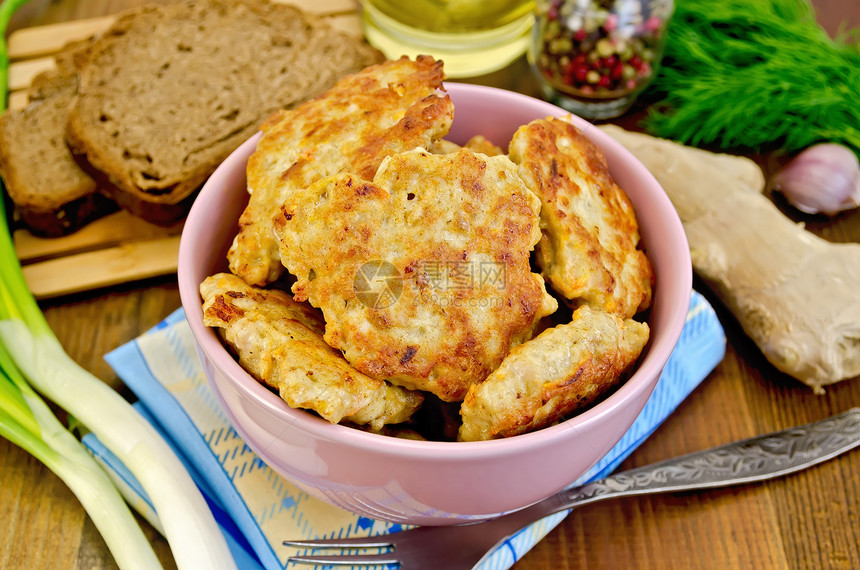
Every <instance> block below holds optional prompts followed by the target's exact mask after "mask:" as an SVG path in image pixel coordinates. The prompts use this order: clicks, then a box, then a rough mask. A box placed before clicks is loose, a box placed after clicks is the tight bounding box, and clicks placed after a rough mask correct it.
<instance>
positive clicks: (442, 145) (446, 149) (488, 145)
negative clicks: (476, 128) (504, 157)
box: [427, 135, 505, 156]
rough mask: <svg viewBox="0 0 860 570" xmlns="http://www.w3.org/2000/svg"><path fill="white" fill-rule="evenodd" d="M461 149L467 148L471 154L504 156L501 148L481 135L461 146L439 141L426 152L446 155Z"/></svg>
mask: <svg viewBox="0 0 860 570" xmlns="http://www.w3.org/2000/svg"><path fill="white" fill-rule="evenodd" d="M461 148H468V149H469V150H471V151H473V152H480V153H483V154H486V155H487V156H497V155H499V154H505V151H504V149H502V147H500V146H498V145H495V144H493V143H492V142H490V141H489V140H487V139H486V138H485V137H484V136H482V135H475V136H473V137H472V138H470V139H469V140H468V141H466V144H464V145H463V146H460V145H458V144H457V143H455V142H452V141H449V140H448V139H439V140H438V141H436V142H434V143H433V144H432V145H430V146H429V147H428V148H427V150H429V151H430V152H432V153H434V154H448V153H451V152H457V151H458V150H460V149H461Z"/></svg>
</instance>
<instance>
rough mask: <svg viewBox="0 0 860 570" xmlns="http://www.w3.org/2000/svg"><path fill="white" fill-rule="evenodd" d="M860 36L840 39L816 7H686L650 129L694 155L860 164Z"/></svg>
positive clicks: (798, 3) (726, 2) (731, 3)
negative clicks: (847, 159) (801, 154)
mask: <svg viewBox="0 0 860 570" xmlns="http://www.w3.org/2000/svg"><path fill="white" fill-rule="evenodd" d="M858 39H860V28H855V29H854V30H852V31H850V32H843V33H841V34H840V35H839V37H837V38H836V39H832V38H830V37H829V36H828V35H827V33H826V32H825V31H824V30H823V29H822V28H821V27H820V26H819V25H818V23H817V22H816V20H815V13H814V11H813V8H812V6H811V5H810V4H809V3H808V1H807V0H758V1H756V2H750V1H749V0H676V9H675V14H674V16H673V19H672V22H671V24H670V27H669V31H668V36H667V41H666V50H665V55H664V59H663V65H662V68H661V71H660V73H659V75H658V77H657V78H656V79H655V81H654V83H653V84H652V85H651V87H650V88H649V93H648V94H647V97H648V99H650V100H656V101H657V103H656V104H655V105H654V106H653V107H652V109H651V110H650V112H649V114H648V116H647V117H646V118H645V120H644V121H643V123H642V126H643V127H644V128H645V129H646V130H648V131H649V132H651V133H652V134H655V135H657V136H659V137H662V138H669V139H674V140H677V141H681V142H684V143H686V144H690V145H694V146H708V147H716V148H720V149H723V150H728V149H750V150H754V151H769V150H777V149H781V150H782V151H784V152H786V153H795V152H798V151H800V150H802V149H804V148H807V147H809V146H811V145H813V144H815V143H819V142H836V143H841V144H843V145H846V146H848V147H850V148H852V149H853V150H854V152H855V153H857V154H858V155H860V42H858Z"/></svg>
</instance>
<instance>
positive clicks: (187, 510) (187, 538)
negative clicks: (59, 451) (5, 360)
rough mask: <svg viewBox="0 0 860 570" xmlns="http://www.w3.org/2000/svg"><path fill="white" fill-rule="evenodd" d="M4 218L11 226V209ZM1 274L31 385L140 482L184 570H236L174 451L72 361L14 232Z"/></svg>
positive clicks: (11, 348)
mask: <svg viewBox="0 0 860 570" xmlns="http://www.w3.org/2000/svg"><path fill="white" fill-rule="evenodd" d="M0 216H2V218H3V219H4V220H5V208H2V207H0ZM0 270H2V273H3V280H2V285H0V343H2V345H3V346H5V348H6V350H7V351H8V353H9V354H10V355H11V356H12V360H14V362H15V364H16V365H17V366H18V368H19V369H20V370H21V372H23V375H24V377H25V378H26V379H27V380H28V381H29V383H30V384H31V385H32V386H33V387H34V388H35V389H36V390H37V391H38V392H40V393H41V394H42V395H44V396H45V397H47V398H49V399H50V400H52V401H53V402H55V403H56V404H57V405H59V406H60V407H61V408H63V409H64V410H66V411H67V412H68V413H70V414H71V415H73V416H74V417H75V418H76V419H77V420H78V421H80V422H81V423H82V424H83V425H85V426H86V427H87V429H89V430H90V431H91V432H93V433H94V434H95V435H96V437H98V438H99V440H101V442H102V443H103V444H104V445H105V446H106V447H107V448H108V449H110V450H111V451H112V452H113V453H114V455H116V456H117V457H118V458H119V459H120V460H121V461H122V462H123V463H124V464H125V465H126V467H128V468H129V470H130V471H131V472H132V473H133V474H134V476H135V477H136V478H137V480H138V481H139V482H140V484H141V486H142V487H143V489H144V490H145V491H146V493H147V495H148V496H149V498H150V499H151V500H152V503H153V506H154V507H155V511H156V513H157V514H158V518H159V520H161V522H162V525H163V526H164V534H165V537H166V538H167V541H168V543H169V544H170V547H171V550H172V553H173V555H174V558H175V559H176V563H177V566H178V567H179V568H180V569H184V568H207V569H210V570H217V569H221V568H235V563H234V562H233V558H232V556H231V554H230V551H229V549H228V547H227V543H226V541H225V540H224V537H223V535H222V534H221V531H220V529H219V527H218V525H217V523H216V522H215V518H214V517H213V515H212V512H211V511H210V510H209V507H208V506H207V505H206V501H205V499H204V498H203V495H202V494H201V492H200V490H199V489H198V488H197V486H196V485H195V483H194V481H193V480H192V479H191V476H190V475H189V474H188V472H187V471H186V469H185V467H184V466H183V465H182V463H181V462H180V460H179V459H178V458H177V457H176V455H175V454H174V452H173V450H172V449H171V448H170V446H168V444H167V443H166V442H165V441H164V439H162V437H161V436H160V435H159V434H158V432H156V431H155V429H154V428H153V427H152V426H151V425H150V424H149V422H147V421H146V420H145V419H144V418H143V417H142V416H141V415H140V414H138V413H137V411H136V410H135V409H134V408H133V407H132V406H131V404H129V403H128V401H126V400H125V399H124V398H123V397H122V396H120V395H119V393H118V392H116V391H115V390H113V389H112V388H111V387H110V386H108V385H107V384H105V383H104V382H102V381H101V380H100V379H99V378H97V377H95V376H94V375H93V374H91V373H90V372H89V371H87V370H85V369H84V368H82V367H81V366H80V365H78V364H77V362H75V361H74V360H73V359H72V358H71V357H70V356H69V355H68V354H66V352H65V349H64V348H63V347H62V345H61V344H60V341H59V340H58V339H57V337H56V336H55V335H54V333H53V331H52V330H51V328H50V326H49V325H48V322H47V321H46V320H45V317H44V315H43V314H42V311H41V309H40V308H39V306H38V304H37V303H36V300H35V298H34V297H33V295H32V294H31V293H30V290H29V288H28V287H27V283H26V281H25V279H24V274H23V272H22V271H21V265H20V264H19V262H18V258H17V256H16V254H15V249H14V246H13V244H12V239H11V236H10V234H9V232H8V231H0Z"/></svg>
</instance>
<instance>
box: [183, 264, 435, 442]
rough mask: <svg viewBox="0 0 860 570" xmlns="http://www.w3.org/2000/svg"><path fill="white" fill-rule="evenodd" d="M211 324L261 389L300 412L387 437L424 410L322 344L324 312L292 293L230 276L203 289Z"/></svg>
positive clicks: (417, 399) (417, 400)
mask: <svg viewBox="0 0 860 570" xmlns="http://www.w3.org/2000/svg"><path fill="white" fill-rule="evenodd" d="M200 293H201V295H202V297H203V301H204V302H203V322H204V323H205V324H206V325H207V326H210V327H216V328H217V329H218V332H219V334H220V335H221V337H222V338H223V339H224V340H225V342H226V343H227V344H228V345H230V347H231V348H232V349H233V350H234V352H235V353H236V354H237V355H238V357H239V363H240V364H241V365H242V367H243V368H245V370H247V371H248V372H249V373H250V374H251V375H253V376H254V377H255V378H256V379H257V380H258V381H259V382H261V383H264V384H267V385H268V386H271V387H273V388H276V389H277V390H278V392H279V393H280V396H281V398H282V399H283V400H284V401H285V402H286V403H287V404H289V405H290V406H291V407H293V408H305V409H310V410H314V411H316V412H317V413H318V414H319V415H321V416H322V417H323V418H325V419H327V420H328V421H330V422H332V423H338V422H340V421H341V420H347V421H351V422H353V423H356V424H360V425H365V424H366V425H367V426H368V427H370V428H371V429H372V430H376V431H378V430H380V429H381V428H382V426H383V425H384V424H397V423H401V422H404V421H406V420H407V419H409V417H410V416H411V415H412V413H413V412H414V411H415V410H417V409H418V407H419V406H420V405H421V402H422V401H423V396H422V395H421V394H420V393H418V392H413V391H410V390H405V389H403V388H400V387H397V386H391V385H390V384H388V383H386V382H384V381H381V380H375V379H373V378H368V377H367V376H365V375H364V374H362V373H360V372H358V371H357V370H355V369H354V368H352V367H351V366H350V365H349V363H348V362H347V361H346V360H344V359H343V356H341V354H340V353H339V352H337V351H336V350H334V349H332V348H331V347H330V346H328V345H327V344H326V343H325V342H324V341H323V339H322V333H323V327H324V323H323V321H322V318H321V316H320V314H319V311H317V310H315V309H313V308H312V307H310V306H309V305H307V304H304V303H297V302H295V301H293V299H292V298H290V296H289V295H288V294H287V293H284V292H283V291H278V290H274V289H273V290H268V289H258V288H255V287H250V286H248V285H247V284H246V283H245V282H244V281H243V280H242V279H240V278H239V277H236V276H235V275H231V274H229V273H219V274H217V275H213V276H211V277H208V278H206V280H205V281H203V283H202V284H201V285H200Z"/></svg>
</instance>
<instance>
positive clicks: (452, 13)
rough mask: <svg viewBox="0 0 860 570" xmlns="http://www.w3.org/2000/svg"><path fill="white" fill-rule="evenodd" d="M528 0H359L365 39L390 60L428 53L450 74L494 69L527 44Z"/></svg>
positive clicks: (531, 16)
mask: <svg viewBox="0 0 860 570" xmlns="http://www.w3.org/2000/svg"><path fill="white" fill-rule="evenodd" d="M534 4H535V2H534V0H409V1H401V0H361V6H362V20H363V25H364V33H365V36H366V37H367V40H368V41H369V42H370V43H371V44H372V45H373V46H375V47H376V48H378V49H379V50H381V51H382V52H383V53H385V55H386V56H387V57H389V58H391V59H396V58H398V57H400V56H401V55H408V56H410V57H415V56H416V55H418V54H427V55H432V56H434V57H436V58H439V59H442V60H443V61H444V62H445V75H446V76H448V77H450V78H456V77H471V76H475V75H482V74H485V73H489V72H491V71H495V70H497V69H500V68H502V67H504V66H506V65H507V64H509V63H510V62H512V61H513V60H515V59H516V58H518V57H519V56H521V55H522V54H523V53H525V51H526V49H527V48H528V45H529V41H530V32H531V28H532V23H533V20H534Z"/></svg>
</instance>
